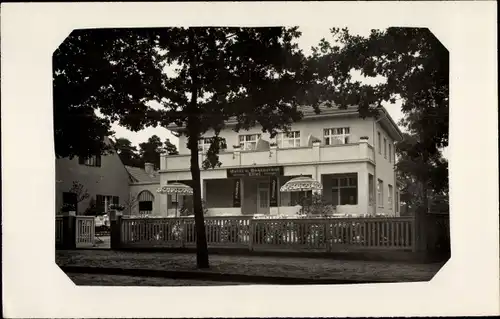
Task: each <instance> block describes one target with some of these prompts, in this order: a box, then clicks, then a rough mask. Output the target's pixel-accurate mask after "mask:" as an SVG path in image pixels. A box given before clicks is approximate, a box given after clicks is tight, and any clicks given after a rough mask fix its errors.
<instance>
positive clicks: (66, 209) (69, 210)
mask: <svg viewBox="0 0 500 319" xmlns="http://www.w3.org/2000/svg"><path fill="white" fill-rule="evenodd" d="M61 212H62V214H63V215H70V216H75V215H76V207H75V205H73V204H68V203H65V204H63V205H62V207H61Z"/></svg>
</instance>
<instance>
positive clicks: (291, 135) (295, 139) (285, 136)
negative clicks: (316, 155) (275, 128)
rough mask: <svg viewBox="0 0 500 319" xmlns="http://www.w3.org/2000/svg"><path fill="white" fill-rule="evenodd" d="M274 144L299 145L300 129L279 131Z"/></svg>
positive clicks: (281, 145)
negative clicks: (285, 131) (286, 131)
mask: <svg viewBox="0 0 500 319" xmlns="http://www.w3.org/2000/svg"><path fill="white" fill-rule="evenodd" d="M276 144H278V147H280V148H287V147H300V131H293V132H288V133H279V134H278V135H277V136H276Z"/></svg>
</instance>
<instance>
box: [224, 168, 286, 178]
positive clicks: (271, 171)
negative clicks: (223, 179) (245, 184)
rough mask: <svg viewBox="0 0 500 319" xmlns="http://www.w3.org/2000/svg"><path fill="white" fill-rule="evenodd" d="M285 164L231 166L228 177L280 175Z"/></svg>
mask: <svg viewBox="0 0 500 319" xmlns="http://www.w3.org/2000/svg"><path fill="white" fill-rule="evenodd" d="M280 175H283V166H269V167H243V168H229V169H228V170H227V177H249V176H280Z"/></svg>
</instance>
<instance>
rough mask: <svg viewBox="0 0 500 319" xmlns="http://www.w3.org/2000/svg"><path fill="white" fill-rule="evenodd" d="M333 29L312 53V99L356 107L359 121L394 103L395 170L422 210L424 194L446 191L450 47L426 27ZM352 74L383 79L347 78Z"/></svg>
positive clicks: (437, 193)
mask: <svg viewBox="0 0 500 319" xmlns="http://www.w3.org/2000/svg"><path fill="white" fill-rule="evenodd" d="M331 31H332V39H331V42H328V41H327V40H325V39H323V40H322V41H321V42H320V44H319V45H318V47H316V48H314V49H313V55H312V57H311V61H310V63H311V68H312V69H313V70H314V74H315V77H316V83H315V85H314V89H313V90H312V91H311V92H312V93H313V94H312V96H311V97H310V101H311V102H312V103H314V104H317V103H321V102H324V101H329V102H330V103H332V104H336V105H338V106H340V107H346V106H350V105H357V106H358V108H359V111H360V114H361V116H363V117H364V116H372V115H373V116H377V109H378V108H379V107H381V106H382V105H383V104H384V103H387V102H390V103H394V102H396V101H397V100H399V101H400V102H401V105H402V106H401V110H402V112H403V114H404V118H403V119H402V121H401V123H400V125H402V126H403V127H404V128H405V130H406V131H407V133H408V134H405V135H404V139H403V141H402V142H400V143H399V144H398V145H397V152H398V155H399V158H400V160H399V161H398V164H397V168H398V172H399V174H400V177H401V178H402V179H404V180H405V184H406V185H408V186H409V188H410V189H411V188H412V187H413V186H415V185H418V186H419V187H420V193H421V194H422V195H421V197H420V198H421V199H422V203H421V204H420V206H422V207H424V208H425V207H428V206H429V205H428V203H427V201H428V199H429V198H428V196H427V195H428V194H431V193H434V194H436V195H441V196H445V195H444V194H447V189H448V168H447V167H448V162H447V161H446V160H445V159H443V158H442V154H441V151H442V149H443V148H444V147H447V146H448V125H449V124H448V123H449V52H448V50H447V49H446V48H445V47H444V46H443V44H442V43H441V42H440V41H439V40H438V39H437V38H436V37H435V36H434V35H433V34H432V32H431V31H430V30H429V29H427V28H388V29H386V30H383V31H381V30H372V31H371V33H370V35H369V36H367V37H363V36H359V35H352V34H351V33H350V32H349V30H348V29H342V30H340V29H335V28H334V29H332V30H331ZM353 70H354V71H357V72H359V73H360V74H361V75H362V76H364V77H367V78H374V77H382V79H384V80H385V81H381V82H380V83H378V84H375V85H374V84H370V83H366V82H363V81H361V80H353ZM415 183H416V184H415ZM412 192H413V191H412ZM406 194H408V195H410V194H409V193H406ZM415 194H417V193H415ZM423 194H427V195H426V196H424V195H423ZM410 196H411V195H410ZM445 197H446V196H445Z"/></svg>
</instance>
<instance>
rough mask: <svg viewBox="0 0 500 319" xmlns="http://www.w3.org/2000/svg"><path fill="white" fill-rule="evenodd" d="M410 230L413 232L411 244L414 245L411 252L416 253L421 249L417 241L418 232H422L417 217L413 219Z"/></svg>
mask: <svg viewBox="0 0 500 319" xmlns="http://www.w3.org/2000/svg"><path fill="white" fill-rule="evenodd" d="M410 230H411V243H412V250H411V251H412V252H414V253H415V252H417V251H418V247H419V245H418V243H417V240H418V236H417V232H418V231H420V230H419V227H418V225H417V217H416V216H415V215H414V216H413V218H412V222H411V227H410Z"/></svg>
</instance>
